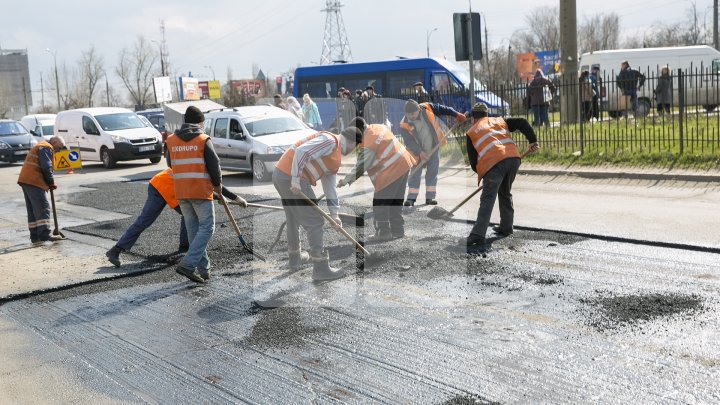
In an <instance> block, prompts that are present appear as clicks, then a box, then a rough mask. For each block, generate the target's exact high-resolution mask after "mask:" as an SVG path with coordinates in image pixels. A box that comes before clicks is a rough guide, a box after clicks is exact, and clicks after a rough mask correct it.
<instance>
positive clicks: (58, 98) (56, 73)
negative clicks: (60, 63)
mask: <svg viewBox="0 0 720 405" xmlns="http://www.w3.org/2000/svg"><path fill="white" fill-rule="evenodd" d="M45 52H47V53H49V54H51V55H52V56H53V62H54V63H55V91H56V92H57V108H58V111H60V78H59V77H58V71H57V50H54V51H51V50H50V48H45Z"/></svg>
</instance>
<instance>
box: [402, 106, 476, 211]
mask: <svg viewBox="0 0 720 405" xmlns="http://www.w3.org/2000/svg"><path fill="white" fill-rule="evenodd" d="M439 116H450V117H454V118H455V119H457V120H458V121H459V122H464V121H465V115H464V114H462V113H459V112H457V111H455V110H454V109H453V108H451V107H447V106H444V105H441V104H434V103H422V104H418V103H417V102H415V100H408V101H407V102H406V103H405V116H404V117H403V118H402V120H400V134H401V135H402V138H403V141H404V143H405V146H406V147H407V148H408V150H410V152H412V154H413V155H415V156H416V157H419V161H418V165H421V164H423V163H427V165H426V166H425V203H426V204H428V205H437V200H436V199H435V197H436V195H437V175H438V170H439V168H440V149H437V150H435V151H434V152H433V149H434V148H435V146H436V145H437V144H438V143H440V144H443V145H444V144H445V143H447V141H446V140H445V134H444V132H443V130H442V128H440V126H441V124H442V121H441V120H440V118H439ZM431 152H432V153H431ZM416 160H417V159H416ZM421 177H422V169H419V170H416V171H415V172H413V174H412V175H411V176H410V177H409V178H408V194H407V199H406V200H405V204H404V205H405V206H407V207H412V206H413V205H415V201H416V200H417V197H418V194H419V193H420V181H421Z"/></svg>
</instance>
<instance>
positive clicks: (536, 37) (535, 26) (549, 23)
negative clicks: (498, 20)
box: [510, 6, 560, 52]
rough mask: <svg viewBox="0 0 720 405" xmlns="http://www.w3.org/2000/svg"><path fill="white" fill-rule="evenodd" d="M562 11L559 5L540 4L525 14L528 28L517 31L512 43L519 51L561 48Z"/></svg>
mask: <svg viewBox="0 0 720 405" xmlns="http://www.w3.org/2000/svg"><path fill="white" fill-rule="evenodd" d="M559 16H560V11H559V9H558V7H557V6H555V7H550V6H540V7H535V8H533V9H532V10H530V13H529V14H527V15H526V16H525V23H526V24H527V28H525V29H522V30H519V31H516V32H515V33H514V34H513V37H512V39H511V40H510V44H511V45H512V47H513V49H515V50H516V51H518V52H535V51H550V50H554V49H560V17H559Z"/></svg>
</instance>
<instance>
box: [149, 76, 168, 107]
mask: <svg viewBox="0 0 720 405" xmlns="http://www.w3.org/2000/svg"><path fill="white" fill-rule="evenodd" d="M153 88H154V89H155V102H156V103H158V104H162V103H167V102H170V101H172V88H171V87H170V78H169V77H167V76H162V77H154V78H153Z"/></svg>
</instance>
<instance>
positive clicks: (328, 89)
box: [299, 81, 337, 98]
mask: <svg viewBox="0 0 720 405" xmlns="http://www.w3.org/2000/svg"><path fill="white" fill-rule="evenodd" d="M305 93H307V94H309V95H310V97H312V98H333V97H335V96H336V94H337V82H328V81H308V82H303V83H302V84H301V85H300V93H299V94H300V96H301V97H302V95H303V94H305Z"/></svg>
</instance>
